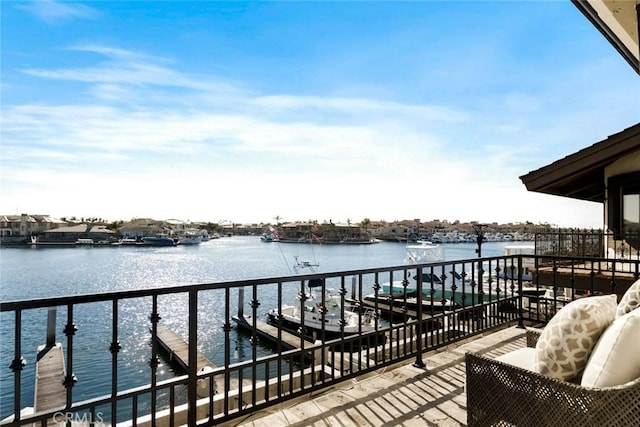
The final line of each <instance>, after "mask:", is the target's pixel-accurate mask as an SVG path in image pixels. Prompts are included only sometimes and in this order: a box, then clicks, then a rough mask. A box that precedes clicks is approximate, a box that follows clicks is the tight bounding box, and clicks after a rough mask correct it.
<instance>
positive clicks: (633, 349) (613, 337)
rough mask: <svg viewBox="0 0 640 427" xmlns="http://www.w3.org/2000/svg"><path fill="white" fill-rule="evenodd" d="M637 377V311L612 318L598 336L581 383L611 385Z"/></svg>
mask: <svg viewBox="0 0 640 427" xmlns="http://www.w3.org/2000/svg"><path fill="white" fill-rule="evenodd" d="M636 378H640V310H632V311H631V312H629V313H627V314H625V315H624V316H622V317H619V318H618V319H616V320H615V321H614V322H613V323H612V324H611V326H609V327H608V328H607V330H606V331H604V333H603V334H602V336H601V337H600V340H599V341H598V343H597V344H596V347H595V348H594V349H593V353H592V354H591V357H590V358H589V361H588V362H587V366H586V368H585V370H584V374H583V376H582V382H581V385H583V386H585V387H598V388H602V387H613V386H617V385H622V384H625V383H627V382H629V381H633V380H635V379H636Z"/></svg>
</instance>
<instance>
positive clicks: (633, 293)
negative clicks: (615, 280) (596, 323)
mask: <svg viewBox="0 0 640 427" xmlns="http://www.w3.org/2000/svg"><path fill="white" fill-rule="evenodd" d="M638 306H640V279H638V280H636V281H635V283H634V284H633V285H631V286H629V289H627V291H626V292H625V293H624V295H623V296H622V298H621V299H620V302H619V303H618V308H617V310H616V318H618V317H622V316H624V315H625V314H627V313H628V312H630V311H631V310H634V309H635V308H637V307H638Z"/></svg>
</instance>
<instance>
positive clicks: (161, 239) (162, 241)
mask: <svg viewBox="0 0 640 427" xmlns="http://www.w3.org/2000/svg"><path fill="white" fill-rule="evenodd" d="M142 243H143V244H145V245H147V246H175V245H176V242H175V240H173V239H172V238H171V237H169V236H167V235H166V234H159V235H157V236H148V237H143V238H142Z"/></svg>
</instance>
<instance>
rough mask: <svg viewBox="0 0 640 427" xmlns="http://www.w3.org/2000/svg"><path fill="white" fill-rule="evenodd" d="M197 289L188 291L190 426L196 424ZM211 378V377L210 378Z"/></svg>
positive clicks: (188, 393)
mask: <svg viewBox="0 0 640 427" xmlns="http://www.w3.org/2000/svg"><path fill="white" fill-rule="evenodd" d="M197 380H198V291H197V290H190V291H189V382H188V385H187V395H188V397H189V402H188V405H189V406H188V408H189V410H188V420H189V425H190V426H195V425H196V420H197V415H198V414H197V410H198V408H197V405H196V402H197V400H198V396H197V392H198V381H197ZM212 380H213V378H212Z"/></svg>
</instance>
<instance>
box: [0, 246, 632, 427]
mask: <svg viewBox="0 0 640 427" xmlns="http://www.w3.org/2000/svg"><path fill="white" fill-rule="evenodd" d="M531 259H533V260H534V264H535V267H534V270H533V271H534V275H533V277H532V278H531V280H530V281H527V280H525V279H524V275H523V274H522V272H523V271H525V268H524V267H525V264H526V263H527V262H529V261H530V260H531ZM543 261H544V264H545V265H549V263H551V265H552V266H553V265H558V266H559V265H562V266H563V268H565V269H566V267H567V266H578V265H587V264H589V265H591V274H588V275H587V276H588V278H589V279H590V280H591V284H589V283H588V282H585V283H586V284H584V283H582V282H580V281H579V280H576V279H577V276H578V273H577V270H576V269H575V268H573V269H570V270H569V271H568V273H567V271H565V270H562V269H561V268H553V267H552V268H551V270H550V271H551V273H549V274H547V275H545V274H546V273H545V274H543V273H542V272H541V270H542V268H540V269H537V267H538V266H539V265H538V264H543ZM595 261H596V260H594V259H585V258H568V257H564V258H563V257H555V258H550V257H538V256H534V257H531V256H527V255H514V256H503V257H492V258H482V259H469V260H460V261H455V262H439V263H429V264H419V265H411V266H406V265H405V266H398V267H388V268H377V269H366V270H353V271H345V272H336V273H328V274H309V275H301V276H288V277H276V278H261V279H255V280H241V281H233V282H224V283H207V284H200V285H192V286H178V287H170V288H160V289H145V290H135V291H126V292H113V293H104V294H92V295H75V296H69V297H64V298H49V299H40V300H29V301H13V302H2V303H0V315H1V316H2V317H1V323H2V325H3V326H2V334H3V336H2V337H1V338H2V340H3V347H2V349H3V350H2V354H1V355H0V361H1V362H2V364H3V366H8V367H9V368H10V380H9V381H3V384H2V387H3V388H5V391H6V388H7V387H10V388H12V390H13V396H14V397H13V401H12V402H11V403H12V405H11V409H12V410H11V411H10V413H7V414H3V417H6V416H9V415H11V416H12V417H13V418H12V419H10V420H8V421H6V424H9V425H25V424H32V423H33V424H34V425H42V426H44V425H47V423H48V422H49V423H50V422H52V421H53V422H67V424H70V422H71V421H74V420H81V421H85V422H86V421H87V420H88V421H90V422H92V423H93V425H100V423H103V424H104V425H108V424H110V425H116V424H118V425H133V426H143V425H144V426H147V425H148V426H174V425H183V424H188V425H196V424H198V425H215V424H219V423H222V422H226V421H230V420H233V419H238V418H240V417H244V416H248V415H250V414H252V413H255V412H256V411H260V410H262V409H265V408H267V407H269V406H271V405H274V404H277V403H281V402H283V401H286V400H288V399H293V398H295V397H299V396H302V395H304V394H308V393H310V392H313V391H316V390H320V389H323V388H326V387H329V386H332V385H334V384H336V383H338V382H340V381H344V380H346V379H350V378H354V377H357V376H359V375H362V374H365V373H368V372H372V371H374V370H377V369H379V368H381V367H384V366H390V365H393V364H396V363H398V362H402V361H411V360H413V363H414V365H415V366H417V367H424V363H423V361H422V359H423V356H424V354H425V353H426V352H428V351H431V350H434V349H437V348H440V347H443V346H446V345H449V344H452V343H455V342H457V341H460V340H463V339H467V338H469V337H472V336H474V335H476V334H480V333H485V332H487V331H490V330H492V329H494V328H496V327H500V326H504V325H513V324H517V325H519V326H521V327H524V325H525V322H536V323H540V322H544V321H546V320H547V319H548V318H549V317H550V316H552V315H553V313H554V312H555V311H556V310H557V309H559V308H560V307H561V306H562V305H563V304H565V303H566V302H568V301H570V300H572V299H574V298H577V297H581V296H583V295H585V294H587V295H592V294H594V293H597V292H598V287H597V286H598V285H597V280H596V279H597V276H598V274H601V273H603V272H605V273H608V275H609V276H607V277H608V280H609V282H608V283H609V288H608V289H609V291H613V292H618V291H619V290H620V289H623V288H624V286H626V285H625V283H627V282H628V281H629V280H634V279H637V278H638V277H639V276H640V275H639V266H638V262H636V263H635V269H634V272H633V273H629V272H624V273H618V272H617V271H616V269H615V264H614V265H613V266H611V265H608V264H607V268H606V269H600V270H599V271H598V270H597V265H598V264H597V263H596V262H595ZM554 263H555V264H554ZM605 264H606V262H605ZM600 266H601V267H602V264H600ZM567 274H568V276H567ZM567 277H568V278H567ZM566 283H568V284H569V286H568V287H569V288H570V289H571V292H570V293H569V292H564V293H562V292H561V290H562V289H563V288H566V287H567V285H566ZM309 285H313V287H309ZM332 289H333V291H332ZM418 296H422V297H418ZM245 298H246V301H245ZM291 316H294V317H295V316H297V317H295V318H297V319H299V323H298V324H295V323H294V324H293V326H291V323H290V322H291V320H292V317H291ZM267 318H270V319H271V321H270V323H268V322H266V319H267ZM336 322H337V324H338V325H339V327H338V328H337V329H336V330H334V329H333V326H334V325H335V324H336ZM316 325H319V326H317V327H315V328H313V327H314V326H316ZM58 330H61V331H62V333H63V334H64V338H63V339H62V340H61V343H60V345H59V347H61V348H62V349H63V351H64V372H60V373H59V375H58V382H61V383H62V384H58V386H60V385H61V386H62V389H63V392H62V393H58V395H57V396H56V397H57V399H58V401H57V403H55V404H52V405H54V406H52V407H46V405H45V406H44V408H45V409H41V408H42V406H40V408H39V405H40V404H41V403H43V402H35V406H36V411H37V412H35V413H29V412H28V411H25V408H26V407H27V406H32V405H33V400H35V398H34V399H32V398H31V397H30V396H29V394H31V393H37V390H34V389H35V388H36V387H35V386H33V383H34V382H35V381H36V379H35V377H36V374H35V369H34V367H33V365H34V364H35V363H29V364H27V363H26V362H25V357H24V354H25V352H29V351H32V349H33V348H35V347H36V346H38V345H40V344H44V345H43V347H42V348H40V349H39V350H38V354H37V356H36V357H35V359H36V360H37V359H39V360H38V361H37V363H38V364H40V363H45V362H46V357H45V355H46V354H47V350H48V349H50V348H52V347H54V346H57V345H58V344H56V338H55V335H56V331H58ZM167 330H171V331H173V332H174V335H177V336H182V337H183V340H182V341H181V340H176V342H177V344H176V342H174V343H173V344H172V343H169V342H168V339H167V338H164V334H165V333H166V331H167ZM43 331H46V333H42V332H43ZM141 341H142V342H143V344H142V345H141V344H140V342H141ZM181 342H182V344H180V343H181ZM180 346H182V347H183V348H184V354H183V355H182V356H181V355H180V350H179V348H178V347H180ZM9 349H10V350H9ZM245 349H246V350H247V351H244V350H245ZM239 350H243V351H244V354H243V356H242V357H237V356H239V355H238V354H236V353H239ZM27 354H28V353H27ZM26 359H32V358H31V357H26ZM32 360H33V359H32ZM179 360H180V361H181V363H182V365H180V364H179V363H177V362H178V361H179ZM208 362H210V363H208ZM178 365H180V366H178ZM132 366H134V368H132ZM168 367H172V368H171V369H169V368H168ZM132 371H135V372H134V374H132V373H131V372H132ZM7 376H8V375H7ZM125 376H126V377H127V378H129V379H128V380H126V381H125V380H124V379H123V378H124V377H125ZM130 377H131V378H133V379H130ZM38 381H39V382H40V384H38V387H44V386H45V385H44V384H43V383H42V382H43V381H44V379H43V378H39V379H38ZM8 394H10V393H3V396H6V395H8ZM44 403H46V402H44ZM56 405H57V406H56Z"/></svg>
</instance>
